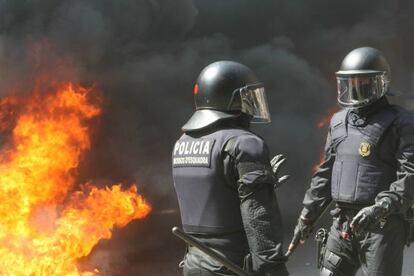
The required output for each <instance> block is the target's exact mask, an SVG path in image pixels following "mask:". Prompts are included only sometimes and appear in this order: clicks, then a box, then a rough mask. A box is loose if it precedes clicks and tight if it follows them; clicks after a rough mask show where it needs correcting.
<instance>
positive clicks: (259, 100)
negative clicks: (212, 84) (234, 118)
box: [233, 83, 270, 123]
mask: <svg viewBox="0 0 414 276" xmlns="http://www.w3.org/2000/svg"><path fill="white" fill-rule="evenodd" d="M237 92H238V93H239V95H240V101H241V106H240V109H241V111H242V112H243V113H246V114H248V115H251V116H252V120H251V122H252V123H270V113H269V107H268V105H267V99H266V93H265V89H264V87H263V84H262V83H256V84H251V85H246V86H244V87H242V88H240V89H237V90H236V91H234V94H233V97H234V96H237Z"/></svg>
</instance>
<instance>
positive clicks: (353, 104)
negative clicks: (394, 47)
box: [336, 47, 391, 108]
mask: <svg viewBox="0 0 414 276" xmlns="http://www.w3.org/2000/svg"><path fill="white" fill-rule="evenodd" d="M336 80H337V84H338V103H339V104H340V105H341V106H342V107H345V108H361V107H364V106H367V105H369V104H371V103H373V102H375V101H376V100H378V99H379V98H381V97H382V96H384V95H385V94H386V93H387V92H388V90H389V87H390V80H391V71H390V66H389V64H388V62H387V60H386V59H385V57H384V56H383V54H382V53H381V52H380V51H379V50H377V49H375V48H371V47H361V48H357V49H355V50H353V51H351V52H350V53H349V54H348V55H346V57H345V58H344V60H343V61H342V64H341V68H340V69H339V71H338V72H336Z"/></svg>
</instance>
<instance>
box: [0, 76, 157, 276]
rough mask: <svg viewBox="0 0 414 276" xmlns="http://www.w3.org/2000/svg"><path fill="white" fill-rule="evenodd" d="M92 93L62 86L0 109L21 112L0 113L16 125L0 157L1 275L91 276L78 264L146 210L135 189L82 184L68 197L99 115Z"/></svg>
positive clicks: (6, 102)
mask: <svg viewBox="0 0 414 276" xmlns="http://www.w3.org/2000/svg"><path fill="white" fill-rule="evenodd" d="M91 91H92V89H87V88H83V87H81V86H78V85H75V84H72V83H64V84H60V85H57V86H56V87H55V88H54V89H53V91H46V92H47V93H45V91H40V90H37V89H36V90H35V91H34V92H33V93H31V95H30V96H29V97H26V98H17V97H13V98H6V99H4V100H3V101H2V102H1V103H0V107H3V106H13V105H16V103H18V106H19V108H17V110H18V114H15V113H13V112H12V113H10V109H9V108H5V110H4V111H5V112H6V113H3V110H0V119H2V120H0V121H3V119H4V118H8V117H10V116H12V117H14V118H15V124H14V129H13V131H12V138H11V142H10V144H8V145H7V146H5V148H4V149H3V150H2V155H1V157H0V274H1V275H81V274H83V275H86V274H88V275H93V274H96V273H97V270H95V272H80V271H78V268H77V266H76V261H77V260H78V259H80V258H82V257H84V256H87V255H88V254H89V253H90V252H91V250H92V248H93V247H94V246H95V245H96V244H97V243H98V241H99V240H101V239H109V238H111V235H112V229H113V227H114V226H117V227H123V226H125V225H126V224H127V223H128V222H130V221H131V220H133V219H139V218H144V217H145V216H146V215H147V214H148V213H149V212H150V210H151V207H150V206H149V205H148V204H147V203H146V202H145V200H144V199H143V198H142V197H141V196H140V195H139V194H137V188H136V186H132V187H131V188H129V189H128V190H125V191H123V190H122V189H121V186H120V185H114V186H112V187H110V188H109V187H107V188H104V189H98V188H96V187H94V186H93V185H92V184H91V183H87V184H85V185H83V186H82V189H81V191H76V192H73V188H74V187H75V184H76V183H75V179H76V178H75V177H76V169H77V167H78V165H79V161H80V160H81V157H82V155H83V153H84V152H85V151H87V150H88V149H89V148H90V146H91V144H90V143H91V141H90V129H89V127H88V123H89V122H90V120H92V119H93V118H95V117H97V116H98V115H99V114H100V113H101V109H100V106H99V101H97V102H98V104H97V103H92V99H91V98H92V97H91V94H92V93H91ZM9 113H10V114H11V115H10V114H9ZM2 125H3V124H2ZM6 125H7V124H6ZM0 129H2V130H3V128H0Z"/></svg>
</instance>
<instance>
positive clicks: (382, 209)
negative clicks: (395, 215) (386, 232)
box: [351, 198, 391, 235]
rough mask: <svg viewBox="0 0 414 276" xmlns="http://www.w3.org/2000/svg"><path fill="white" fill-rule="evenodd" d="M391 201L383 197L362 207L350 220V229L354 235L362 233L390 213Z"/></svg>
mask: <svg viewBox="0 0 414 276" xmlns="http://www.w3.org/2000/svg"><path fill="white" fill-rule="evenodd" d="M390 209H391V203H390V201H389V200H388V199H386V198H383V199H382V200H380V201H378V202H377V203H375V204H374V205H372V206H368V207H365V208H363V209H362V210H361V211H359V212H358V214H356V216H355V217H354V218H353V219H352V222H351V230H352V232H353V233H354V234H355V235H363V234H365V233H366V232H367V231H369V230H372V229H373V228H374V227H375V226H376V225H377V224H378V223H380V222H381V220H383V219H385V218H386V217H387V216H388V215H389V214H390Z"/></svg>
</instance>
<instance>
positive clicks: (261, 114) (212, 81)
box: [172, 61, 288, 276]
mask: <svg viewBox="0 0 414 276" xmlns="http://www.w3.org/2000/svg"><path fill="white" fill-rule="evenodd" d="M194 99H195V107H196V111H195V113H194V114H193V115H192V117H191V118H190V119H189V121H188V122H187V123H186V124H185V125H184V126H183V127H182V130H183V132H184V134H183V135H182V136H181V138H180V139H179V140H178V141H177V142H176V144H175V146H174V149H173V154H172V155H173V156H172V166H173V178H174V186H175V190H176V193H177V197H178V202H179V207H180V213H181V220H182V225H183V230H184V231H185V232H186V233H187V234H190V235H191V236H192V237H194V238H196V239H197V241H198V242H200V243H202V244H204V245H207V246H208V247H210V248H211V249H214V250H215V251H217V252H219V253H221V255H223V256H225V257H226V258H227V259H228V260H230V261H232V262H233V263H235V264H237V265H239V266H242V265H243V262H245V261H248V262H249V264H248V266H250V267H251V268H252V270H253V271H254V272H257V273H258V274H257V275H269V276H270V275H288V273H287V270H286V267H285V261H286V258H285V257H284V256H283V253H282V229H281V218H280V213H279V208H278V202H277V199H276V197H275V193H274V186H275V185H276V186H277V185H279V184H280V183H281V182H283V181H284V180H285V179H286V176H284V177H281V178H277V177H276V174H277V170H278V167H279V166H280V164H281V163H283V161H284V157H283V156H281V155H279V156H276V157H275V158H274V159H272V162H270V160H269V155H268V154H269V153H268V148H267V146H266V144H265V142H264V141H263V140H262V139H261V138H260V137H258V136H257V135H255V134H254V133H253V132H251V131H250V130H249V125H250V123H251V122H252V123H253V122H262V123H263V122H269V121H270V116H269V111H268V107H267V102H266V95H265V90H264V87H263V84H262V83H260V82H259V81H258V79H257V78H256V76H255V75H254V73H253V72H252V71H251V70H250V69H249V68H248V67H246V66H244V65H242V64H240V63H236V62H232V61H219V62H215V63H212V64H210V65H209V66H207V67H206V68H204V70H203V71H202V72H201V73H200V75H199V77H198V80H197V83H196V84H195V86H194ZM249 253H250V256H251V258H250V259H248V258H245V256H246V255H247V254H249ZM183 266H184V275H233V274H231V272H230V271H229V270H227V269H226V268H225V267H224V266H223V265H222V264H220V263H218V262H216V261H215V260H214V259H212V258H210V257H209V256H208V255H205V254H204V253H202V252H201V251H200V250H198V249H197V248H195V247H192V246H188V250H187V253H186V255H185V258H184V261H183Z"/></svg>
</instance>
